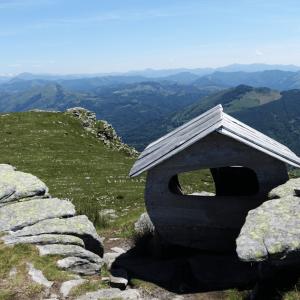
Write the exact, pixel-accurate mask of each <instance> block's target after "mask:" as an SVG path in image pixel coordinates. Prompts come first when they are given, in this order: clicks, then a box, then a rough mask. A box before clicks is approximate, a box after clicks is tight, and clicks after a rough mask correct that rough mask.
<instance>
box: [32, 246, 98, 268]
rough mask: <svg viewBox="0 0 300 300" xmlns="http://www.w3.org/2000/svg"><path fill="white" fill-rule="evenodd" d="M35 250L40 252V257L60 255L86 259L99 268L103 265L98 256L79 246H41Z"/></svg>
mask: <svg viewBox="0 0 300 300" xmlns="http://www.w3.org/2000/svg"><path fill="white" fill-rule="evenodd" d="M37 248H38V249H39V251H40V255H41V256H43V255H47V254H60V255H65V256H75V257H79V258H82V259H87V260H88V261H90V262H92V263H95V264H98V265H99V266H100V267H102V266H103V265H104V261H103V259H102V258H101V257H100V256H98V255H97V254H95V253H93V252H91V251H88V250H85V249H83V248H81V247H79V246H73V245H58V244H53V245H43V246H39V245H38V246H37Z"/></svg>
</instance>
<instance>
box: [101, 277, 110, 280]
mask: <svg viewBox="0 0 300 300" xmlns="http://www.w3.org/2000/svg"><path fill="white" fill-rule="evenodd" d="M101 280H102V281H109V277H102V279H101Z"/></svg>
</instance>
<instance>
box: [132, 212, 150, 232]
mask: <svg viewBox="0 0 300 300" xmlns="http://www.w3.org/2000/svg"><path fill="white" fill-rule="evenodd" d="M134 228H135V229H136V230H138V231H140V232H144V231H154V229H155V228H154V225H153V223H152V221H151V220H150V218H149V215H148V213H143V214H142V215H141V217H140V219H139V220H138V221H137V222H136V223H135V224H134Z"/></svg>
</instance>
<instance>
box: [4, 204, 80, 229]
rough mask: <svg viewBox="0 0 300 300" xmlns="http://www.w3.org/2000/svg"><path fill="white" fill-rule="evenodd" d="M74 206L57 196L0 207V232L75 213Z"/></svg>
mask: <svg viewBox="0 0 300 300" xmlns="http://www.w3.org/2000/svg"><path fill="white" fill-rule="evenodd" d="M75 212H76V211H75V206H74V205H73V204H72V203H71V202H70V201H66V200H60V199H57V198H51V199H33V200H30V201H26V202H19V203H14V204H12V205H6V206H3V207H0V232H5V231H11V230H12V231H14V230H20V229H22V228H23V227H26V226H31V225H34V224H36V223H38V222H39V221H42V220H47V219H54V218H62V217H63V218H66V217H71V216H74V215H75Z"/></svg>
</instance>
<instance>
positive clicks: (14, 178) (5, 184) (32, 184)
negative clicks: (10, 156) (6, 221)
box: [0, 165, 49, 206]
mask: <svg viewBox="0 0 300 300" xmlns="http://www.w3.org/2000/svg"><path fill="white" fill-rule="evenodd" d="M0 176H1V182H0V184H1V185H0V195H1V196H2V198H0V206H3V205H4V204H7V202H13V201H16V200H20V199H24V198H31V197H34V196H39V197H40V198H41V197H49V194H48V191H49V190H48V188H47V186H46V185H45V183H44V182H42V181H41V180H40V179H38V178H37V177H36V176H34V175H32V174H29V173H23V172H19V171H15V169H14V168H13V167H11V166H9V167H8V166H7V165H0Z"/></svg>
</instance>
